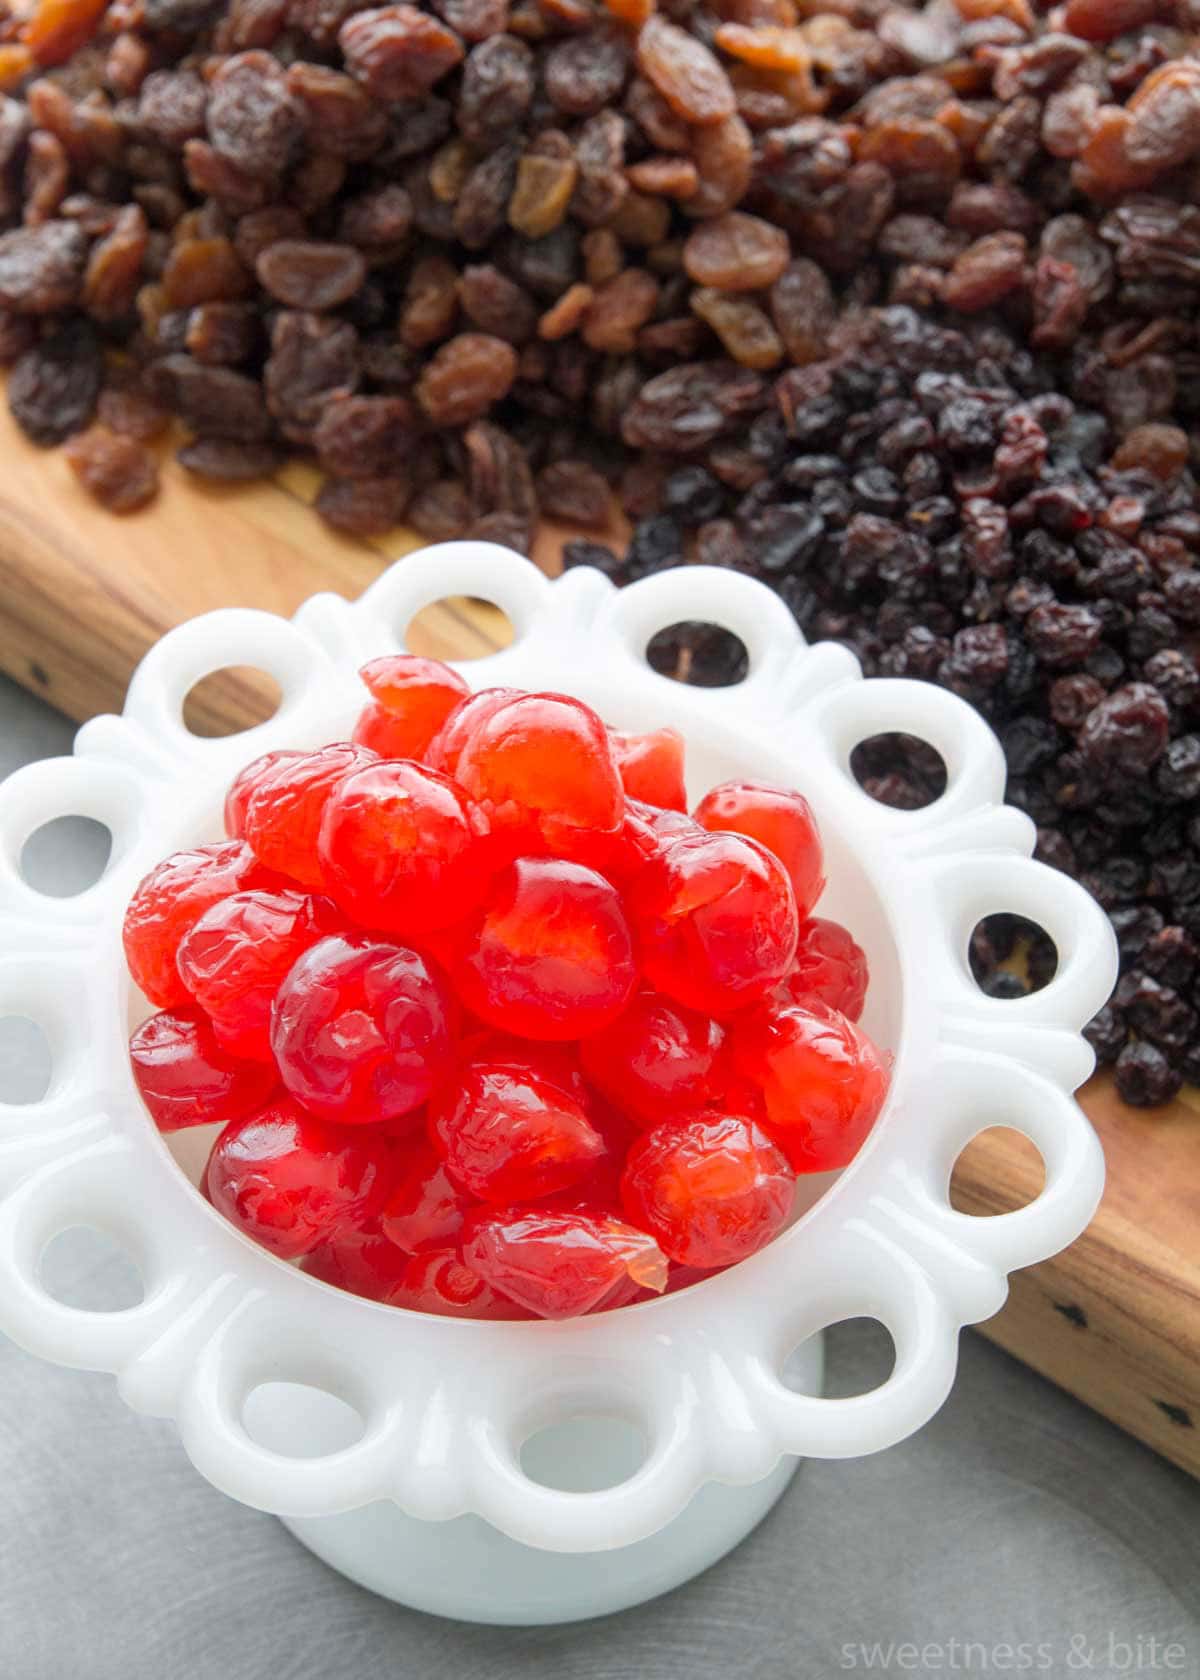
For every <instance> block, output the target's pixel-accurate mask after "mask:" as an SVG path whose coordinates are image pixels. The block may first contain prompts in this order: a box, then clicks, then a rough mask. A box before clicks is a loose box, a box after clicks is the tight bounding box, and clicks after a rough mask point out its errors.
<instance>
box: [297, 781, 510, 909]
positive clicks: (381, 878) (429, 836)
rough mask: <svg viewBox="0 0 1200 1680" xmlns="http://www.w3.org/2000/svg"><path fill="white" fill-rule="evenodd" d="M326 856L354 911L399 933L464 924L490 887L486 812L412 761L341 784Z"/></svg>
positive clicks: (330, 815)
mask: <svg viewBox="0 0 1200 1680" xmlns="http://www.w3.org/2000/svg"><path fill="white" fill-rule="evenodd" d="M318 851H319V854H320V859H321V867H322V870H323V872H324V875H325V879H326V881H327V883H328V886H329V890H330V892H332V894H333V896H334V898H335V899H336V900H337V902H338V904H339V905H341V907H342V909H343V910H344V911H345V912H346V914H347V915H348V916H350V917H351V918H352V919H353V920H355V921H357V922H358V923H360V924H361V925H362V926H364V927H369V928H380V929H383V930H385V931H387V932H390V933H397V934H400V935H401V936H414V935H417V934H421V933H425V932H427V931H429V930H431V929H435V928H443V927H448V926H449V925H450V923H452V922H457V921H459V920H461V918H462V917H464V916H467V915H469V914H470V913H471V911H472V910H473V909H475V908H476V906H478V905H479V904H480V903H481V902H482V900H483V897H484V894H485V893H486V892H487V889H488V885H489V882H490V880H491V868H492V859H491V853H490V850H489V847H488V826H487V822H486V819H485V818H484V816H483V814H482V812H481V811H480V810H479V808H478V807H477V806H476V805H474V804H473V803H472V801H471V800H469V799H468V798H467V797H466V795H465V794H464V793H463V792H462V790H461V789H460V788H458V787H456V786H455V785H454V783H453V782H451V781H449V780H448V779H447V778H446V777H445V776H442V775H439V774H437V773H436V772H435V771H433V770H427V769H425V768H424V767H423V766H422V765H419V764H412V763H409V762H408V761H407V760H390V759H387V760H382V761H381V762H380V763H378V764H372V765H369V766H368V767H367V768H366V769H365V770H359V771H358V772H357V773H356V774H355V775H353V776H349V777H347V778H346V779H345V780H344V781H342V782H340V783H339V785H338V787H337V788H336V789H335V791H334V793H333V794H332V796H331V798H330V800H329V803H328V804H327V805H326V807H325V815H324V819H323V821H322V823H321V834H320V840H319V844H318Z"/></svg>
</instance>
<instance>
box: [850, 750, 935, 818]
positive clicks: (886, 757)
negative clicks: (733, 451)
mask: <svg viewBox="0 0 1200 1680" xmlns="http://www.w3.org/2000/svg"><path fill="white" fill-rule="evenodd" d="M850 774H851V775H852V776H853V777H854V780H855V781H856V782H857V783H858V785H859V787H860V788H861V789H862V790H863V792H864V793H865V794H866V795H867V797H868V798H870V799H874V800H875V801H876V803H877V804H880V805H886V806H888V807H890V808H891V809H892V810H898V811H922V810H924V809H925V807H926V806H928V805H932V804H933V803H934V802H935V801H936V800H938V799H940V798H941V797H942V795H943V794H944V793H945V791H946V787H947V785H948V780H949V778H948V773H947V769H946V761H945V759H944V758H943V757H942V755H941V753H940V752H939V751H938V749H937V748H936V747H935V746H932V745H931V744H930V743H929V742H928V741H923V740H921V738H920V737H919V736H917V735H906V734H902V733H901V732H900V731H898V730H885V731H883V732H882V733H880V734H878V735H868V736H867V737H866V738H865V739H864V740H862V741H859V742H858V744H857V745H856V746H855V747H854V749H853V750H852V752H851V754H850Z"/></svg>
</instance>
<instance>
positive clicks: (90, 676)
mask: <svg viewBox="0 0 1200 1680" xmlns="http://www.w3.org/2000/svg"><path fill="white" fill-rule="evenodd" d="M0 460H3V461H4V462H5V463H6V467H5V471H4V475H3V478H2V480H0V669H3V670H4V671H6V672H7V673H8V674H9V675H10V676H12V677H14V678H16V680H17V681H18V682H20V683H22V684H24V685H25V686H26V687H27V688H30V689H32V690H33V691H34V692H35V693H37V694H40V695H41V696H43V697H44V698H45V699H47V700H48V701H50V702H51V704H53V705H55V706H57V707H59V708H60V709H61V710H62V711H64V712H66V713H67V714H68V715H69V716H71V717H73V718H77V719H80V720H82V719H84V718H88V717H91V716H93V715H94V714H95V713H96V712H102V711H116V710H119V709H120V706H121V702H122V698H123V696H124V693H125V687H126V684H127V683H128V680H129V676H130V673H131V672H132V670H133V668H134V666H135V665H136V664H137V662H138V660H139V659H140V658H141V656H142V654H143V653H144V652H145V650H146V649H147V648H148V647H149V646H150V644H151V643H152V642H153V641H155V640H156V639H157V637H158V636H160V635H161V634H162V632H163V631H165V630H167V629H169V628H170V627H171V626H172V625H173V624H176V623H178V622H179V621H180V620H181V619H185V618H190V617H191V616H193V614H195V613H200V612H206V611H208V610H210V609H211V608H213V607H218V606H255V607H264V608H268V609H270V610H271V611H275V612H280V613H285V614H290V613H291V612H292V611H293V610H294V609H295V608H296V607H297V606H298V605H299V603H300V602H301V601H303V600H305V599H306V598H307V597H308V596H309V595H312V594H313V593H315V592H316V591H317V590H320V589H332V590H335V591H338V592H339V593H341V594H343V595H346V596H349V597H353V596H355V595H357V594H358V593H359V592H360V591H361V590H362V589H363V588H364V587H365V586H366V585H367V584H368V583H369V582H370V581H371V579H372V578H374V577H375V576H376V575H377V574H378V573H379V571H380V570H381V569H382V567H383V566H384V565H385V563H386V562H387V561H388V560H391V559H394V558H396V557H397V556H398V555H401V554H404V553H406V552H408V551H409V550H410V549H412V548H415V547H417V546H419V541H420V539H419V538H417V537H416V536H415V535H414V534H413V533H412V532H411V531H406V530H397V531H395V532H391V533H389V534H388V535H387V536H385V537H381V538H378V539H374V540H372V541H370V542H366V541H357V540H354V539H350V538H344V537H338V536H336V535H335V534H334V533H333V532H331V531H329V530H328V529H327V528H326V527H325V526H324V525H323V524H322V523H321V522H320V521H319V520H318V519H317V518H316V517H315V516H314V515H313V514H312V513H310V512H309V511H308V508H307V505H306V504H307V503H308V502H310V501H311V500H312V499H313V497H314V496H315V494H316V490H317V486H318V478H317V475H316V473H315V472H314V471H312V469H310V468H307V467H305V466H302V465H294V466H291V467H289V468H287V469H286V470H285V471H284V472H283V473H282V474H281V475H280V477H279V479H278V480H277V481H275V482H273V483H269V484H260V485H255V486H252V487H249V488H246V487H238V488H236V489H232V488H231V489H222V488H217V487H210V486H205V485H203V484H201V483H199V482H198V481H197V480H195V479H193V478H190V477H189V476H188V474H186V473H185V472H184V471H183V470H182V469H181V468H180V467H179V466H177V465H176V463H175V462H174V460H173V459H171V458H170V452H169V449H167V448H166V447H165V446H164V461H163V489H162V493H161V495H160V496H159V498H158V500H157V501H156V502H155V503H154V504H153V506H152V507H150V508H147V509H145V510H143V511H142V512H141V513H138V514H134V515H132V516H131V517H128V518H125V519H114V518H112V517H111V516H109V515H108V514H105V513H104V512H102V511H101V510H100V509H98V508H97V507H96V506H95V505H94V504H93V503H92V502H90V501H89V500H88V499H87V497H85V496H84V494H83V493H82V491H81V490H80V489H79V487H78V485H77V484H76V482H75V480H74V477H73V476H72V474H71V471H70V469H69V467H68V466H67V464H66V462H65V460H64V459H63V458H62V456H61V455H59V454H57V453H54V452H50V453H46V452H43V451H41V450H38V449H35V448H33V447H32V446H31V445H30V444H29V443H28V442H27V441H26V440H25V439H24V438H23V437H22V436H21V434H20V433H19V432H18V431H17V429H16V427H15V426H14V425H13V423H12V421H11V419H10V417H9V415H8V412H7V409H6V408H5V407H4V406H3V404H0ZM562 535H563V533H562V532H561V531H557V530H554V529H547V530H545V531H543V532H542V533H541V534H540V535H539V541H538V548H537V552H536V556H535V558H536V559H537V561H538V563H539V564H540V565H542V566H543V567H544V568H545V569H546V570H547V571H550V572H553V571H554V570H555V569H556V568H557V564H558V560H557V551H558V547H559V544H560V543H561V539H562ZM504 633H505V621H504V619H503V617H502V615H500V614H499V613H497V612H496V610H495V609H489V608H486V607H482V606H480V605H479V604H478V603H471V602H467V601H459V602H450V603H443V604H440V605H439V606H437V607H432V608H429V609H427V611H426V612H425V613H424V614H422V617H421V622H420V624H419V626H418V627H417V629H416V630H414V631H413V632H412V633H411V640H412V643H413V645H414V646H416V647H418V648H419V651H421V652H425V653H430V654H433V655H435V656H438V655H440V656H442V657H451V658H464V657H469V656H470V655H472V654H479V653H484V652H486V651H488V650H489V649H490V648H492V647H494V646H496V645H498V643H499V642H502V641H503V639H504ZM269 709H270V708H269V705H268V706H266V707H265V708H264V696H263V692H262V689H261V687H260V686H259V684H258V683H256V682H255V680H254V679H253V677H248V676H246V675H245V674H242V675H238V674H233V675H230V676H228V677H223V678H221V679H210V681H209V682H208V683H207V684H206V685H205V687H204V692H203V693H202V694H201V693H197V695H196V697H195V704H194V706H193V710H192V713H191V717H192V720H193V723H194V726H202V727H205V728H207V729H210V730H212V731H214V732H215V731H221V730H225V729H229V728H235V727H239V726H241V725H243V724H244V723H246V722H247V721H250V720H252V719H253V718H254V717H256V716H262V715H265V712H266V711H269ZM1083 1102H1084V1106H1085V1107H1086V1108H1087V1110H1088V1113H1089V1114H1090V1115H1091V1117H1092V1120H1093V1121H1094V1123H1095V1125H1096V1127H1097V1129H1098V1131H1099V1133H1100V1135H1101V1137H1102V1139H1103V1142H1104V1147H1105V1151H1106V1154H1107V1157H1108V1189H1107V1191H1106V1193H1105V1197H1104V1202H1103V1205H1102V1207H1101V1209H1100V1212H1099V1214H1098V1215H1097V1217H1096V1219H1095V1221H1094V1223H1093V1224H1092V1226H1091V1228H1090V1229H1089V1231H1088V1232H1087V1233H1086V1234H1085V1236H1083V1237H1082V1238H1081V1239H1080V1240H1079V1241H1078V1242H1077V1243H1075V1244H1074V1246H1073V1247H1072V1248H1071V1249H1069V1250H1068V1251H1067V1252H1066V1253H1065V1254H1062V1255H1059V1256H1058V1257H1057V1258H1056V1259H1054V1260H1052V1261H1048V1262H1047V1263H1046V1264H1044V1265H1041V1266H1036V1267H1033V1268H1031V1269H1030V1270H1028V1271H1025V1272H1021V1273H1018V1274H1017V1275H1016V1276H1015V1277H1014V1278H1013V1283H1012V1293H1011V1296H1010V1299H1009V1302H1008V1304H1007V1306H1006V1307H1005V1308H1004V1310H1003V1311H1002V1312H1001V1313H999V1314H998V1315H997V1316H996V1317H995V1318H994V1319H992V1320H991V1321H990V1322H989V1323H988V1324H986V1325H984V1326H982V1329H983V1333H984V1334H985V1335H987V1336H990V1337H991V1338H992V1339H993V1340H994V1341H996V1342H998V1343H999V1344H1000V1345H1001V1346H1002V1347H1005V1348H1007V1349H1008V1350H1009V1351H1010V1352H1011V1353H1013V1354H1015V1355H1016V1356H1017V1357H1018V1358H1019V1359H1022V1360H1024V1361H1025V1362H1026V1363H1027V1364H1029V1365H1031V1366H1033V1367H1034V1368H1035V1369H1036V1370H1038V1371H1040V1372H1042V1373H1043V1374H1044V1375H1045V1376H1047V1377H1049V1378H1051V1379H1052V1380H1053V1381H1054V1382H1056V1383H1058V1384H1060V1385H1061V1386H1062V1387H1063V1388H1066V1389H1068V1390H1069V1391H1070V1392H1071V1393H1072V1394H1075V1395H1078V1396H1079V1398H1080V1399H1082V1400H1084V1401H1086V1402H1087V1403H1088V1405H1090V1406H1093V1407H1094V1408H1095V1409H1096V1410H1097V1411H1100V1412H1102V1413H1104V1415H1105V1416H1107V1417H1109V1418H1111V1419H1112V1420H1113V1421H1114V1422H1116V1423H1118V1424H1120V1425H1121V1426H1122V1427H1123V1428H1125V1429H1127V1430H1129V1431H1130V1432H1131V1433H1133V1434H1134V1435H1136V1436H1138V1437H1140V1439H1141V1440H1143V1441H1145V1442H1147V1443H1148V1444H1149V1445H1150V1446H1152V1447H1154V1448H1155V1449H1156V1450H1157V1451H1159V1452H1161V1453H1163V1454H1165V1455H1166V1456H1167V1457H1168V1458H1171V1459H1174V1460H1175V1462H1176V1463H1178V1464H1180V1465H1182V1466H1183V1467H1184V1468H1185V1469H1187V1470H1189V1471H1191V1472H1192V1473H1193V1474H1195V1475H1200V1241H1198V1239H1197V1235H1196V1233H1197V1231H1200V1093H1197V1092H1187V1093H1185V1094H1184V1096H1183V1097H1182V1098H1181V1099H1180V1100H1179V1101H1177V1102H1175V1103H1172V1104H1171V1105H1170V1106H1169V1107H1167V1108H1163V1109H1159V1110H1156V1111H1154V1112H1152V1113H1149V1114H1147V1113H1144V1112H1139V1111H1135V1110H1133V1109H1130V1108H1127V1107H1125V1105H1124V1104H1122V1103H1121V1102H1120V1101H1119V1099H1118V1098H1117V1095H1116V1092H1115V1090H1114V1089H1113V1086H1112V1084H1111V1081H1109V1080H1108V1079H1105V1078H1098V1079H1095V1080H1093V1081H1092V1083H1091V1084H1090V1085H1089V1086H1088V1087H1087V1088H1086V1090H1085V1091H1084V1093H1083ZM1040 1177H1041V1162H1040V1159H1039V1158H1038V1156H1037V1155H1036V1152H1035V1151H1034V1150H1033V1148H1032V1145H1029V1144H1026V1143H1025V1142H1024V1140H1023V1139H1020V1138H1019V1137H1017V1135H1016V1134H1015V1133H1012V1132H989V1133H985V1134H984V1135H983V1136H982V1137H980V1138H978V1139H976V1141H975V1142H974V1143H973V1144H972V1145H971V1147H970V1149H969V1150H968V1151H967V1152H966V1153H965V1154H964V1156H963V1157H962V1159H961V1160H960V1163H959V1166H958V1169H957V1171H956V1175H955V1185H954V1197H955V1203H956V1205H957V1206H958V1207H960V1208H962V1209H963V1210H965V1211H969V1212H972V1213H978V1214H989V1213H998V1212H1002V1211H1004V1210H1005V1209H1007V1208H1010V1207H1016V1206H1021V1205H1023V1204H1024V1203H1025V1202H1026V1201H1028V1200H1029V1199H1030V1198H1031V1197H1032V1196H1033V1195H1034V1194H1036V1191H1037V1189H1038V1187H1039V1184H1040Z"/></svg>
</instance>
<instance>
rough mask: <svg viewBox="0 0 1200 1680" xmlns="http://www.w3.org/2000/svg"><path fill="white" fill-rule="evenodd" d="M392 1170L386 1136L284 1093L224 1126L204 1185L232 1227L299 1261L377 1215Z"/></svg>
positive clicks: (284, 1255)
mask: <svg viewBox="0 0 1200 1680" xmlns="http://www.w3.org/2000/svg"><path fill="white" fill-rule="evenodd" d="M390 1172H391V1152H390V1151H389V1149H388V1146H387V1143H386V1142H385V1140H384V1139H383V1138H377V1137H375V1136H374V1135H373V1134H372V1133H370V1132H365V1131H363V1130H362V1128H361V1127H360V1128H357V1129H355V1130H350V1129H349V1128H348V1127H343V1126H331V1125H330V1124H329V1122H328V1121H326V1120H318V1119H317V1117H316V1116H315V1115H313V1114H306V1113H305V1112H304V1110H303V1109H302V1108H301V1107H300V1106H299V1104H297V1103H294V1102H292V1101H291V1100H290V1099H289V1098H282V1099H280V1100H279V1101H278V1102H275V1103H271V1104H270V1105H268V1107H266V1108H264V1109H261V1110H260V1111H259V1112H258V1113H257V1114H251V1115H248V1116H247V1117H246V1118H245V1119H242V1120H233V1121H231V1122H230V1124H229V1125H228V1126H226V1127H225V1130H224V1131H223V1132H222V1133H221V1134H220V1136H219V1137H218V1138H217V1140H216V1142H215V1143H214V1144H213V1148H212V1154H211V1155H210V1156H209V1159H208V1168H207V1171H206V1173H205V1186H206V1189H207V1191H208V1196H209V1199H210V1201H211V1202H212V1204H213V1206H214V1207H215V1208H216V1209H217V1210H218V1212H220V1213H223V1214H224V1215H225V1217H226V1219H228V1220H229V1221H230V1223H231V1224H233V1225H236V1226H237V1228H238V1229H239V1230H240V1231H243V1232H245V1234H246V1235H247V1236H248V1237H253V1238H254V1240H255V1242H257V1243H261V1244H262V1246H263V1247H264V1248H269V1249H270V1250H271V1252H272V1253H273V1254H278V1255H279V1256H280V1257H281V1258H282V1259H284V1260H294V1259H296V1258H297V1257H298V1256H300V1255H302V1254H307V1253H309V1252H310V1251H311V1250H312V1249H314V1248H316V1247H317V1246H318V1244H321V1243H330V1242H336V1241H338V1240H339V1239H341V1238H342V1237H344V1236H347V1235H348V1234H349V1233H351V1232H353V1231H356V1230H358V1229H360V1228H361V1227H362V1226H364V1225H366V1224H368V1223H369V1222H371V1221H372V1220H374V1219H376V1218H377V1217H378V1215H379V1212H380V1210H381V1208H382V1206H383V1202H384V1198H385V1197H386V1195H387V1192H388V1187H389V1179H390Z"/></svg>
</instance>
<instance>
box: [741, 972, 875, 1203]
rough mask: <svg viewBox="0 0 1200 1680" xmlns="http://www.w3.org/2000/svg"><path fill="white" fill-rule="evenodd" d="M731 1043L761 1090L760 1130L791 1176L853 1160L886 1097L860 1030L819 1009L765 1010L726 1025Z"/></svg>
mask: <svg viewBox="0 0 1200 1680" xmlns="http://www.w3.org/2000/svg"><path fill="white" fill-rule="evenodd" d="M730 1043H731V1045H732V1048H733V1055H734V1060H735V1062H736V1064H737V1066H738V1068H739V1069H740V1070H741V1071H742V1072H743V1073H744V1074H745V1075H746V1077H747V1078H749V1079H751V1080H753V1081H754V1082H755V1083H756V1084H757V1085H759V1086H760V1087H761V1089H762V1093H763V1098H764V1100H765V1102H766V1111H767V1112H766V1120H765V1121H764V1126H765V1129H766V1130H767V1131H768V1132H769V1133H770V1135H771V1136H772V1137H773V1138H774V1139H775V1141H776V1143H778V1145H779V1147H780V1148H781V1149H782V1150H783V1152H784V1154H785V1155H786V1156H787V1158H788V1160H789V1161H790V1162H791V1164H792V1166H793V1167H794V1168H795V1170H796V1171H797V1172H832V1171H834V1170H835V1169H837V1168H839V1167H844V1166H846V1165H847V1164H848V1163H849V1162H850V1161H852V1160H853V1159H854V1157H855V1155H857V1153H858V1151H859V1149H860V1147H861V1146H862V1143H863V1140H864V1139H865V1138H866V1136H867V1134H868V1132H869V1131H870V1130H871V1127H872V1126H873V1125H874V1123H875V1121H876V1119H877V1117H878V1115H879V1111H880V1109H881V1108H882V1107H883V1102H884V1098H885V1097H886V1096H887V1091H888V1066H887V1060H886V1058H885V1057H884V1056H883V1055H882V1054H881V1052H880V1051H879V1050H877V1049H876V1047H875V1045H874V1044H872V1043H871V1040H870V1039H869V1038H868V1037H867V1036H866V1034H865V1033H864V1032H863V1031H862V1030H861V1028H859V1027H856V1026H855V1024H854V1022H853V1021H848V1020H847V1019H846V1017H845V1016H844V1015H839V1014H837V1012H836V1011H834V1010H832V1009H827V1008H826V1007H825V1006H824V1004H820V1003H813V1004H810V1005H808V1006H807V1007H806V1008H803V1009H802V1008H800V1007H799V1006H797V1005H795V1004H791V1005H786V1006H783V1007H776V1006H774V1005H765V1006H764V1007H763V1008H762V1009H755V1010H753V1011H751V1013H750V1014H749V1015H747V1016H745V1017H743V1018H741V1019H740V1020H737V1021H735V1022H734V1023H733V1026H732V1029H731V1033H730Z"/></svg>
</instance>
